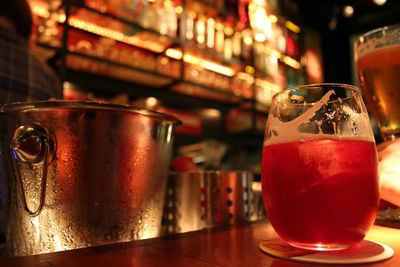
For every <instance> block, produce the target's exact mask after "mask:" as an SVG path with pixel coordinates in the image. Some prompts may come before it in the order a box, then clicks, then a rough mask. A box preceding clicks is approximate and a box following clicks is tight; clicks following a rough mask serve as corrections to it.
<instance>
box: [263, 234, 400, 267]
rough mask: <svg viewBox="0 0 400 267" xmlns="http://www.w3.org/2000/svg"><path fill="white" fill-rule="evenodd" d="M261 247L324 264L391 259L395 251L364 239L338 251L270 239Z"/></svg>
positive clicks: (271, 252) (275, 253)
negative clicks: (306, 247) (298, 245)
mask: <svg viewBox="0 0 400 267" xmlns="http://www.w3.org/2000/svg"><path fill="white" fill-rule="evenodd" d="M259 246H260V249H261V250H262V251H263V252H264V253H266V254H269V255H271V256H274V257H278V258H281V259H286V260H291V261H297V262H307V263H324V264H359V263H371V262H377V261H382V260H386V259H389V258H390V257H392V256H393V254H394V251H393V249H392V248H391V247H389V246H387V245H385V244H382V243H378V242H374V241H370V240H363V241H361V242H360V243H359V244H357V245H355V246H353V247H351V248H348V249H345V250H338V251H312V250H306V249H300V248H295V247H292V246H290V245H289V244H287V243H285V242H284V241H282V240H277V239H276V240H268V241H262V243H260V245H259Z"/></svg>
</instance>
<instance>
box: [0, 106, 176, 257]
mask: <svg viewBox="0 0 400 267" xmlns="http://www.w3.org/2000/svg"><path fill="white" fill-rule="evenodd" d="M178 123H179V122H178V121H177V120H176V119H175V118H173V117H170V116H167V115H163V114H160V113H156V112H151V111H147V110H139V109H133V108H129V107H127V106H120V105H111V104H100V103H94V102H72V101H44V102H32V103H17V104H9V105H4V106H2V107H1V109H0V138H1V159H2V161H1V164H2V165H3V166H2V167H3V169H5V171H2V172H1V177H0V178H1V179H0V182H1V184H0V188H1V190H0V192H1V205H2V207H3V209H4V211H5V214H4V216H5V222H4V223H5V235H6V241H7V250H8V251H7V254H8V255H12V256H17V255H18V256H20V255H32V254H40V253H47V252H54V251H61V250H68V249H76V248H82V247H88V246H97V245H103V244H108V243H116V242H124V241H131V240H136V239H144V238H151V237H156V236H159V234H160V229H161V218H162V208H163V202H164V194H165V185H166V180H167V173H168V168H169V164H170V157H171V153H172V142H173V137H174V128H175V126H176V125H177V124H178Z"/></svg>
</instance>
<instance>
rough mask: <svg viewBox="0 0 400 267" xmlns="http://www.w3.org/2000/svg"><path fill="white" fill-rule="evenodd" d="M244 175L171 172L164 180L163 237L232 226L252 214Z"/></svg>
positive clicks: (248, 180)
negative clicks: (165, 180) (166, 182)
mask: <svg viewBox="0 0 400 267" xmlns="http://www.w3.org/2000/svg"><path fill="white" fill-rule="evenodd" d="M252 180H253V175H252V173H251V172H247V171H199V172H182V173H178V172H174V173H170V174H169V176H168V184H167V192H166V201H165V207H164V220H163V222H164V223H163V228H164V231H165V233H166V234H171V233H184V232H189V231H196V230H200V229H204V228H213V227H219V226H226V225H234V224H239V223H244V222H246V221H248V219H249V218H250V216H251V215H252V213H253V210H252V209H251V206H252V205H251V203H252V200H253V195H252V191H251V184H252Z"/></svg>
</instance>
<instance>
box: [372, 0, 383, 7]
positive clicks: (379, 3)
mask: <svg viewBox="0 0 400 267" xmlns="http://www.w3.org/2000/svg"><path fill="white" fill-rule="evenodd" d="M372 1H374V3H375V4H377V5H378V6H383V5H384V4H385V3H386V0H372Z"/></svg>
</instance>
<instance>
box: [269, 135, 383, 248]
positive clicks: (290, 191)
mask: <svg viewBox="0 0 400 267" xmlns="http://www.w3.org/2000/svg"><path fill="white" fill-rule="evenodd" d="M378 189H379V186H378V174H377V157H376V150H375V144H374V143H373V142H366V141H355V140H345V141H336V140H311V141H306V142H294V143H285V144H272V145H268V146H265V147H264V150H263V170H262V191H263V200H264V206H265V208H266V210H267V214H268V218H269V220H270V222H271V224H272V226H273V227H274V229H275V230H276V232H277V233H278V234H279V235H280V236H281V237H282V238H283V239H284V240H286V241H287V242H289V243H291V244H292V245H295V246H300V247H305V248H313V249H320V250H329V249H332V250H334V249H340V248H345V247H347V246H350V245H352V244H355V243H357V242H359V241H361V240H362V239H363V238H364V236H365V234H366V233H367V231H368V230H369V228H370V227H371V225H372V224H373V222H374V219H375V213H376V209H377V207H378V202H379V191H378Z"/></svg>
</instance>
